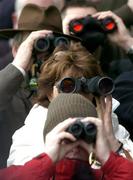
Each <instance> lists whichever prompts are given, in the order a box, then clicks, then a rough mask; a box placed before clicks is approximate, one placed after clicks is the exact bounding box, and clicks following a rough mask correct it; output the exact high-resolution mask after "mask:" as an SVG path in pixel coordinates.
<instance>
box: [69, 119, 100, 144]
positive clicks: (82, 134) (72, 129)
mask: <svg viewBox="0 0 133 180" xmlns="http://www.w3.org/2000/svg"><path fill="white" fill-rule="evenodd" d="M81 119H82V118H78V119H77V121H76V122H75V123H73V124H72V125H70V126H69V127H68V128H67V130H66V131H67V132H69V133H71V134H72V135H73V136H74V137H75V138H77V139H83V140H85V141H86V142H87V143H88V144H91V143H95V141H96V134H97V129H96V126H95V125H94V124H93V123H82V122H81Z"/></svg>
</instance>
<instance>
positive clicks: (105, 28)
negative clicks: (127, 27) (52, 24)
mask: <svg viewBox="0 0 133 180" xmlns="http://www.w3.org/2000/svg"><path fill="white" fill-rule="evenodd" d="M115 29H116V23H115V21H114V20H113V19H112V18H111V17H107V18H105V19H102V20H98V19H96V18H93V17H92V16H90V15H89V16H86V17H84V18H80V19H76V20H72V21H71V22H70V23H69V31H70V32H71V33H73V34H80V33H83V32H85V31H86V32H87V31H88V32H89V31H90V30H94V31H100V32H103V33H110V32H113V31H114V30H115Z"/></svg>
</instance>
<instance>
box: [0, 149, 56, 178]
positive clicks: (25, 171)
mask: <svg viewBox="0 0 133 180" xmlns="http://www.w3.org/2000/svg"><path fill="white" fill-rule="evenodd" d="M54 172H55V165H54V164H53V162H52V160H51V159H50V158H49V157H48V156H47V155H46V154H44V153H43V154H41V155H39V156H38V157H36V158H34V159H32V160H31V161H29V162H27V163H25V164H24V165H23V166H14V165H13V166H10V167H8V168H5V169H1V170H0V179H1V180H30V179H31V180H44V179H45V180H49V179H50V178H51V177H52V176H53V175H54Z"/></svg>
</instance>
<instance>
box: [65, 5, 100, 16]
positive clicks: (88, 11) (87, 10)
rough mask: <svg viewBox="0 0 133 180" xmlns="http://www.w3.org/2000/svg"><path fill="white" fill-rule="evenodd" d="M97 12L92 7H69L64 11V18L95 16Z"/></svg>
mask: <svg viewBox="0 0 133 180" xmlns="http://www.w3.org/2000/svg"><path fill="white" fill-rule="evenodd" d="M96 12H97V11H96V9H95V8H94V7H69V8H68V9H66V12H65V16H67V15H70V14H77V15H79V14H82V16H86V15H92V14H95V13H96Z"/></svg>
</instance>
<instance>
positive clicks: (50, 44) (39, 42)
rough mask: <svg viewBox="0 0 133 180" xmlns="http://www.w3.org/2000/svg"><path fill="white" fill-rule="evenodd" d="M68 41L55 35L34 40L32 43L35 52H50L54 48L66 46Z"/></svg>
mask: <svg viewBox="0 0 133 180" xmlns="http://www.w3.org/2000/svg"><path fill="white" fill-rule="evenodd" d="M69 44H70V41H69V39H68V38H66V37H63V36H57V35H54V34H52V35H50V36H46V37H44V38H39V39H36V40H35V42H34V51H35V52H52V51H53V50H54V49H55V47H56V46H62V45H63V46H68V45H69Z"/></svg>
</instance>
